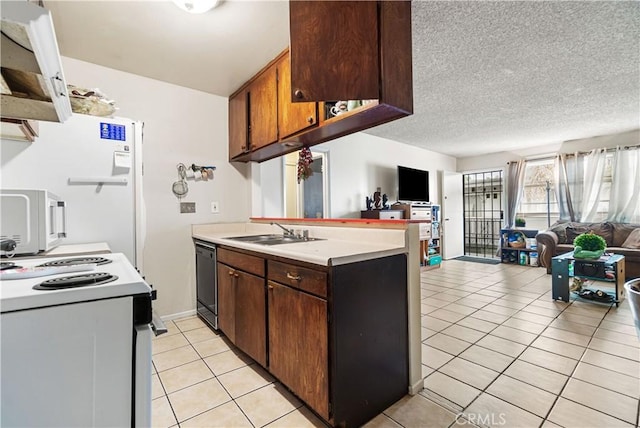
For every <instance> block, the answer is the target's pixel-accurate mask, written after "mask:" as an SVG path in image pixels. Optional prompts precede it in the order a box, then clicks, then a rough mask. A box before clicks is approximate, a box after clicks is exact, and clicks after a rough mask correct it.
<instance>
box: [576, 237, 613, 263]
mask: <svg viewBox="0 0 640 428" xmlns="http://www.w3.org/2000/svg"><path fill="white" fill-rule="evenodd" d="M573 247H574V248H573V257H575V258H577V259H599V258H600V256H602V254H604V250H605V248H607V242H606V241H605V240H604V238H603V237H602V236H600V235H596V234H595V233H593V232H588V233H582V234H580V235H578V236H576V239H574V240H573Z"/></svg>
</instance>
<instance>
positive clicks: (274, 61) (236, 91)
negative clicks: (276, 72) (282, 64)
mask: <svg viewBox="0 0 640 428" xmlns="http://www.w3.org/2000/svg"><path fill="white" fill-rule="evenodd" d="M288 53H289V47H288V46H287V47H286V48H285V49H284V50H283V51H282V52H280V53H279V54H278V55H277V56H276V57H275V58H273V59H272V60H271V61H269V63H268V64H267V65H265V66H264V67H262V68H261V69H260V71H258V72H257V73H256V74H254V75H253V77H251V79H249V80H247V81H246V82H244V83H243V84H242V86H240V87H239V88H238V89H236V90H235V91H234V92H233V93H232V94H231V95H229V99H231V98H233V97H235V96H236V95H238V94H239V93H240V92H242V91H244V90H245V89H247V88H248V87H249V86H250V85H251V84H252V83H253V82H255V81H256V80H257V79H258V77H260V76H261V75H262V74H263V73H264V72H266V71H267V70H269V69H270V68H271V67H273V66H274V65H275V64H276V63H277V62H278V61H280V60H281V59H282V57H283V56H285V55H287V54H288Z"/></svg>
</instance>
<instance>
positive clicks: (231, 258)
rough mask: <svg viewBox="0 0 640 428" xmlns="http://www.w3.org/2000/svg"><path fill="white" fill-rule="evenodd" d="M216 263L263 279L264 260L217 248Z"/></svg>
mask: <svg viewBox="0 0 640 428" xmlns="http://www.w3.org/2000/svg"><path fill="white" fill-rule="evenodd" d="M218 261H219V262H222V263H225V264H227V265H229V266H231V267H233V268H236V269H240V270H243V271H245V272H249V273H252V274H254V275H258V276H261V277H264V259H263V258H262V257H256V256H251V255H248V254H243V253H238V252H235V251H231V250H227V249H225V248H219V249H218Z"/></svg>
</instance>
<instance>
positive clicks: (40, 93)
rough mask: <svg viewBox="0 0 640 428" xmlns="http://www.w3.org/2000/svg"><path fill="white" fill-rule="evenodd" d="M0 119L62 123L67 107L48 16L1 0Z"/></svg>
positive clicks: (20, 3)
mask: <svg viewBox="0 0 640 428" xmlns="http://www.w3.org/2000/svg"><path fill="white" fill-rule="evenodd" d="M0 12H1V14H2V23H1V25H0V29H1V30H2V34H1V37H2V40H1V42H2V43H1V45H0V53H1V57H2V60H1V62H0V64H1V66H2V81H1V84H2V92H1V95H0V100H1V101H2V102H1V107H0V113H1V115H2V117H6V118H12V119H32V120H43V121H48V122H64V121H65V120H66V119H67V118H69V117H70V116H71V104H70V102H69V97H68V95H67V85H66V82H65V79H64V75H63V73H62V64H61V62H60V53H59V51H58V43H57V42H56V35H55V31H54V29H53V20H52V19H51V13H50V12H49V11H48V10H46V9H44V8H42V7H40V6H37V5H35V4H33V3H30V2H28V1H26V0H22V1H19V0H18V1H5V0H2V8H0Z"/></svg>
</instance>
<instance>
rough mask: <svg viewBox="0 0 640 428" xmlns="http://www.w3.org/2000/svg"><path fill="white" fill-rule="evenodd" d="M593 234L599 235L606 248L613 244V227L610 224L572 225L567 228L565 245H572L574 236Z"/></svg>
mask: <svg viewBox="0 0 640 428" xmlns="http://www.w3.org/2000/svg"><path fill="white" fill-rule="evenodd" d="M589 232H593V233H595V234H596V235H600V236H602V237H603V238H604V240H605V241H606V243H607V247H610V246H611V245H612V242H613V226H611V223H607V222H604V223H582V224H580V223H574V225H572V226H570V227H567V244H573V240H574V239H576V236H578V235H581V234H583V233H589Z"/></svg>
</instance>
